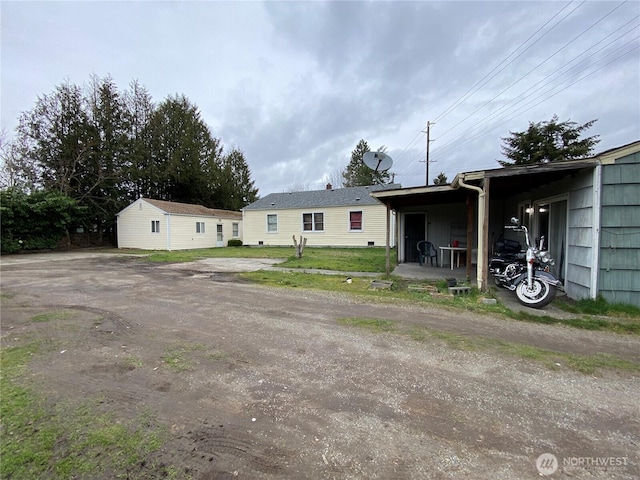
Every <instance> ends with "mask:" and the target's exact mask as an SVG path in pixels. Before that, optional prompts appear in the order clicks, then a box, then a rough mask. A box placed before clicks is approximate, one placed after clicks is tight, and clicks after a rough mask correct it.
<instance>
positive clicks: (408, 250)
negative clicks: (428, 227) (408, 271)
mask: <svg viewBox="0 0 640 480" xmlns="http://www.w3.org/2000/svg"><path fill="white" fill-rule="evenodd" d="M425 222H426V215H425V214H424V213H408V214H405V216H404V261H405V262H416V263H417V262H419V261H420V258H419V255H418V242H420V241H422V240H424V239H425V236H424V230H425V228H424V227H425Z"/></svg>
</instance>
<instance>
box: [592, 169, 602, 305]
mask: <svg viewBox="0 0 640 480" xmlns="http://www.w3.org/2000/svg"><path fill="white" fill-rule="evenodd" d="M592 208H593V228H592V229H591V235H592V238H591V245H592V247H591V249H592V251H591V286H590V291H589V294H590V297H591V298H593V299H595V298H597V297H598V293H599V291H600V285H598V280H599V279H600V229H601V227H602V164H601V163H598V164H597V165H596V168H594V170H593V207H592Z"/></svg>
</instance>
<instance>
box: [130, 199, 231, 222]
mask: <svg viewBox="0 0 640 480" xmlns="http://www.w3.org/2000/svg"><path fill="white" fill-rule="evenodd" d="M142 200H144V201H145V202H147V203H150V204H151V205H153V206H154V207H157V208H159V209H160V210H163V211H164V212H166V213H173V214H176V215H206V216H210V217H221V218H230V219H233V220H242V213H240V212H235V211H233V210H220V209H217V208H208V207H205V206H204V205H193V204H190V203H179V202H167V201H166V200H154V199H153V198H143V199H142Z"/></svg>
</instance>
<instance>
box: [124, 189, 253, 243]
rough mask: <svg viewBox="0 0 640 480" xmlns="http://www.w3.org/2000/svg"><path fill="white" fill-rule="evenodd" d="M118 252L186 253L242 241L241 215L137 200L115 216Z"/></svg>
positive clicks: (200, 207) (170, 203) (183, 205)
mask: <svg viewBox="0 0 640 480" xmlns="http://www.w3.org/2000/svg"><path fill="white" fill-rule="evenodd" d="M116 218H117V225H118V248H139V249H144V250H189V249H195V248H212V247H223V246H225V245H226V244H227V242H228V240H230V239H238V240H242V213H240V212H235V211H231V210H218V209H214V208H207V207H205V206H203V205H192V204H188V203H178V202H168V201H165V200H153V199H150V198H139V199H138V200H136V201H135V202H133V203H132V204H131V205H129V206H128V207H126V208H125V209H123V210H122V211H121V212H119V213H118V214H116Z"/></svg>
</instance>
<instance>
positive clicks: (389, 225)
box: [386, 202, 391, 278]
mask: <svg viewBox="0 0 640 480" xmlns="http://www.w3.org/2000/svg"><path fill="white" fill-rule="evenodd" d="M390 230H391V202H389V203H387V250H386V257H387V258H386V260H387V264H386V272H387V278H389V275H390V274H391V258H390V257H391V245H390V244H391V232H390Z"/></svg>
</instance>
